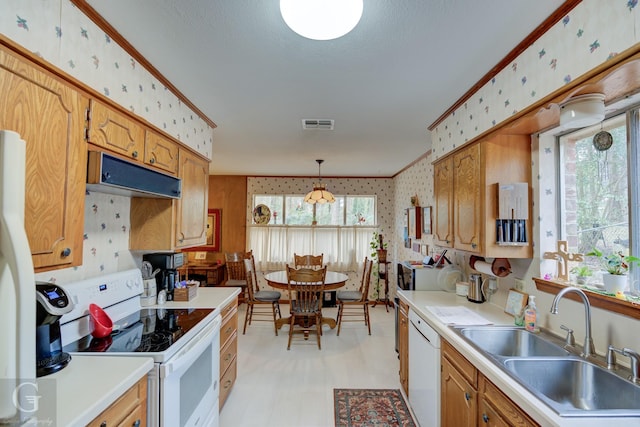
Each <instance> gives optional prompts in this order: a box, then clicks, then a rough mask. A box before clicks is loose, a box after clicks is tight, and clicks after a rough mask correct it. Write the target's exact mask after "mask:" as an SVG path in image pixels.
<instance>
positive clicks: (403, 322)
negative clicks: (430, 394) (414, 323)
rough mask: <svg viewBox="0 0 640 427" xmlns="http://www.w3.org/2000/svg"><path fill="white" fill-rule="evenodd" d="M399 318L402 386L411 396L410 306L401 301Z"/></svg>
mask: <svg viewBox="0 0 640 427" xmlns="http://www.w3.org/2000/svg"><path fill="white" fill-rule="evenodd" d="M399 303H400V308H399V309H398V310H399V316H398V358H399V359H400V385H401V386H402V389H403V390H404V392H405V394H406V395H407V396H409V306H408V305H407V304H406V303H405V302H403V301H400V302H399Z"/></svg>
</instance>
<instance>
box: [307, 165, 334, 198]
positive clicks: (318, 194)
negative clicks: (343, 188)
mask: <svg viewBox="0 0 640 427" xmlns="http://www.w3.org/2000/svg"><path fill="white" fill-rule="evenodd" d="M316 162H318V183H316V184H314V186H313V190H312V191H310V192H309V193H308V194H307V195H306V196H305V198H304V201H305V202H307V203H309V204H312V205H315V204H316V203H320V204H324V203H333V202H335V201H336V198H335V197H333V194H331V192H330V191H328V190H327V189H326V187H325V185H324V184H323V183H322V176H321V175H320V165H321V164H322V163H323V162H324V160H316Z"/></svg>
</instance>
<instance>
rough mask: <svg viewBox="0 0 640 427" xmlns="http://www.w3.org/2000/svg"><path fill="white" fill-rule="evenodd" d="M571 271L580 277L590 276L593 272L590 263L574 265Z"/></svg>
mask: <svg viewBox="0 0 640 427" xmlns="http://www.w3.org/2000/svg"><path fill="white" fill-rule="evenodd" d="M571 272H572V273H573V274H575V275H576V276H578V277H589V276H591V275H592V274H593V273H592V271H591V268H589V266H588V265H578V266H576V267H573V268H572V269H571Z"/></svg>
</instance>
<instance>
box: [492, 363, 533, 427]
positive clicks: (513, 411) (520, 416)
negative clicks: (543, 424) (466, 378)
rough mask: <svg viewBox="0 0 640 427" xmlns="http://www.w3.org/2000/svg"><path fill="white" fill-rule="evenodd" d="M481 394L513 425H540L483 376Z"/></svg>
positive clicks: (518, 426)
mask: <svg viewBox="0 0 640 427" xmlns="http://www.w3.org/2000/svg"><path fill="white" fill-rule="evenodd" d="M480 392H481V394H482V395H483V398H484V399H485V400H486V401H487V402H489V403H490V404H491V406H492V407H493V408H495V409H496V411H497V412H498V413H500V415H501V416H502V417H503V418H505V419H508V420H509V422H510V424H511V425H513V426H517V427H534V426H537V425H538V424H536V423H535V422H534V421H533V420H531V419H530V418H529V417H528V416H527V415H526V414H525V413H524V412H523V411H522V410H521V409H520V407H519V406H518V405H516V404H515V403H513V402H512V401H511V399H509V398H508V397H507V396H506V395H505V394H504V393H503V392H502V391H500V390H499V389H498V387H496V386H495V385H494V384H493V383H492V382H491V381H489V380H488V379H486V378H485V377H484V376H483V375H480Z"/></svg>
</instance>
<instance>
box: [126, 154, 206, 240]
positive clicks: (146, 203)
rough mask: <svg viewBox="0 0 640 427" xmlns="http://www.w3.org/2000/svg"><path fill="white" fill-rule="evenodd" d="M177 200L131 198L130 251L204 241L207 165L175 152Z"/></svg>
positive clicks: (204, 161)
mask: <svg viewBox="0 0 640 427" xmlns="http://www.w3.org/2000/svg"><path fill="white" fill-rule="evenodd" d="M179 153H180V154H179V159H180V160H179V168H178V177H179V178H181V179H182V196H181V198H180V199H179V200H168V199H147V198H141V197H134V198H132V199H131V233H130V235H129V248H130V249H131V250H158V251H162V250H175V249H183V248H187V247H191V246H202V245H204V244H205V243H206V242H207V204H208V194H209V193H208V186H209V163H208V161H206V160H203V159H201V158H200V157H198V156H196V155H195V154H192V153H191V152H189V151H187V150H183V149H180V151H179Z"/></svg>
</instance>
